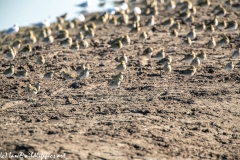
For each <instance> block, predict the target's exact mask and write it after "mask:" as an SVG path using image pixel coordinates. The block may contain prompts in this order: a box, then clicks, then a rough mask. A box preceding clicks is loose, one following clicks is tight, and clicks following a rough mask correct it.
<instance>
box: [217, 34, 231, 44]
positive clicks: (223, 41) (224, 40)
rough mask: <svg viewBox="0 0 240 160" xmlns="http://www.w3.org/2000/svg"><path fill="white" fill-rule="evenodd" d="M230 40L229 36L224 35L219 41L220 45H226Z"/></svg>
mask: <svg viewBox="0 0 240 160" xmlns="http://www.w3.org/2000/svg"><path fill="white" fill-rule="evenodd" d="M229 42H230V40H229V38H228V37H227V36H223V38H222V39H221V40H219V41H218V42H217V43H218V45H220V46H224V45H227V44H229Z"/></svg>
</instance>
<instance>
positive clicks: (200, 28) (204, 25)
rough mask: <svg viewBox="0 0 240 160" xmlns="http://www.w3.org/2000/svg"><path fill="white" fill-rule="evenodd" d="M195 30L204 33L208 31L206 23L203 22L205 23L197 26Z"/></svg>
mask: <svg viewBox="0 0 240 160" xmlns="http://www.w3.org/2000/svg"><path fill="white" fill-rule="evenodd" d="M195 29H196V30H197V31H204V30H206V24H205V22H204V21H203V22H201V23H200V24H198V25H196V26H195Z"/></svg>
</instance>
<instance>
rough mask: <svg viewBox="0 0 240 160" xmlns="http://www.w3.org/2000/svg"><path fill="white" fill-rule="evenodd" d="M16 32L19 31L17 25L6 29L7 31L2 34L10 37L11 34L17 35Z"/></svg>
mask: <svg viewBox="0 0 240 160" xmlns="http://www.w3.org/2000/svg"><path fill="white" fill-rule="evenodd" d="M18 31H19V26H18V24H14V25H13V27H11V28H8V29H7V30H5V31H4V32H3V34H10V35H12V34H15V33H18Z"/></svg>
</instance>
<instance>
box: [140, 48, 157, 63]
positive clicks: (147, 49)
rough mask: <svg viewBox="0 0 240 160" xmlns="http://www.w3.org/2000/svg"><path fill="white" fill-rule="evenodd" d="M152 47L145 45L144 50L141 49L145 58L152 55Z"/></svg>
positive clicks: (147, 58)
mask: <svg viewBox="0 0 240 160" xmlns="http://www.w3.org/2000/svg"><path fill="white" fill-rule="evenodd" d="M153 51H154V50H153V48H152V47H147V48H146V49H145V50H144V51H143V54H142V56H143V57H144V58H145V59H146V60H149V59H150V58H151V56H152V53H153Z"/></svg>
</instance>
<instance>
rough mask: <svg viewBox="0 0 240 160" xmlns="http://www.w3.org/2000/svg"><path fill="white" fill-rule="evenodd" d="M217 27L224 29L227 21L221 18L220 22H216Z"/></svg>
mask: <svg viewBox="0 0 240 160" xmlns="http://www.w3.org/2000/svg"><path fill="white" fill-rule="evenodd" d="M217 27H218V29H225V28H226V27H227V21H226V20H223V21H222V22H219V23H218V26H217Z"/></svg>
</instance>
